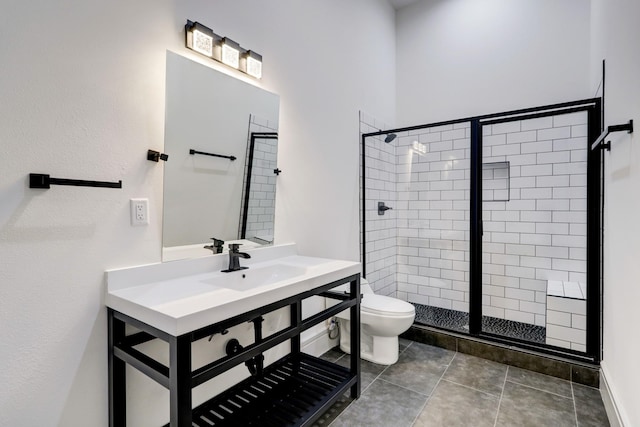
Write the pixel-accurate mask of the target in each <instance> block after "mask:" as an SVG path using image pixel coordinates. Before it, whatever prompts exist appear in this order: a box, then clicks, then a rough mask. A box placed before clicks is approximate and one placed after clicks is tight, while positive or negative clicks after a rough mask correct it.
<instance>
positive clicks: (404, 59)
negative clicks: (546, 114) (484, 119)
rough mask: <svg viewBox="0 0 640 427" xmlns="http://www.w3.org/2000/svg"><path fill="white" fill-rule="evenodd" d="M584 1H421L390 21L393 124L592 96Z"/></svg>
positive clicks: (585, 3)
mask: <svg viewBox="0 0 640 427" xmlns="http://www.w3.org/2000/svg"><path fill="white" fill-rule="evenodd" d="M589 13H590V10H589V2H588V1H584V0H563V1H557V0H520V1H509V0H429V1H426V0H421V1H419V2H417V3H416V4H414V5H411V6H408V7H405V8H403V9H400V10H399V11H398V14H397V18H396V22H397V76H396V77H397V90H398V93H397V105H398V113H397V122H398V125H399V126H405V125H406V126H408V125H415V124H421V123H433V122H436V121H441V120H450V119H456V118H462V117H468V116H473V115H479V114H486V113H493V112H501V111H508V110H511V109H517V108H524V107H532V106H537V105H546V104H552V103H555V102H564V101H572V100H576V99H583V98H588V97H591V96H593V93H592V92H591V90H590V86H589V67H588V65H589Z"/></svg>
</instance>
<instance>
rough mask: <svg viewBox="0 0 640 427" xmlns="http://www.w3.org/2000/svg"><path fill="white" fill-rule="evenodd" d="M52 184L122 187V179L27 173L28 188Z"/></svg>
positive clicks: (47, 186)
mask: <svg viewBox="0 0 640 427" xmlns="http://www.w3.org/2000/svg"><path fill="white" fill-rule="evenodd" d="M52 185H73V186H76V187H103V188H122V181H118V182H105V181H85V180H81V179H64V178H51V176H49V175H47V174H44V173H30V174H29V188H51V186H52Z"/></svg>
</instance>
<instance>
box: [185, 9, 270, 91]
mask: <svg viewBox="0 0 640 427" xmlns="http://www.w3.org/2000/svg"><path fill="white" fill-rule="evenodd" d="M184 29H185V44H186V46H187V47H188V48H189V49H191V50H193V51H195V52H198V53H199V54H201V55H204V56H206V57H208V58H211V59H213V60H216V61H218V62H221V63H223V64H225V65H227V66H229V67H231V68H233V69H236V70H239V71H242V72H243V73H245V74H248V75H250V76H251V77H253V78H256V79H261V78H262V55H260V54H258V53H256V52H255V51H253V50H248V49H244V48H243V47H242V46H240V45H239V44H238V43H237V42H235V41H233V40H231V39H230V38H229V37H223V36H220V35H218V34H216V33H214V32H213V30H212V29H211V28H208V27H206V26H204V25H202V24H201V23H199V22H193V21H189V20H187V23H186V25H185V27H184ZM223 47H224V48H223ZM225 49H231V51H230V52H233V53H234V54H233V55H230V56H228V55H229V53H228V52H229V51H227V52H226V53H225ZM235 52H237V54H235Z"/></svg>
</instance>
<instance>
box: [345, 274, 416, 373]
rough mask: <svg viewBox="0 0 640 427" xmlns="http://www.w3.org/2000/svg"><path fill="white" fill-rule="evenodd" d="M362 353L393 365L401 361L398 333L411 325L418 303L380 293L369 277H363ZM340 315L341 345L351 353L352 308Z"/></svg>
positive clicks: (361, 289)
mask: <svg viewBox="0 0 640 427" xmlns="http://www.w3.org/2000/svg"><path fill="white" fill-rule="evenodd" d="M360 292H361V293H362V301H361V303H360V324H361V329H360V357H362V358H363V359H365V360H368V361H370V362H373V363H378V364H381V365H391V364H393V363H396V362H397V361H398V335H400V334H401V333H403V332H404V331H406V330H407V329H409V327H410V326H411V325H412V324H413V319H414V318H415V316H416V310H415V307H414V306H413V305H411V304H409V303H408V302H406V301H402V300H399V299H397V298H392V297H387V296H383V295H376V294H374V293H373V290H372V289H371V286H369V283H368V282H367V281H366V279H361V281H360ZM336 317H337V318H338V319H340V349H341V350H342V351H344V352H345V353H351V322H350V320H349V310H345V311H343V312H341V313H339V314H338V315H337V316H336Z"/></svg>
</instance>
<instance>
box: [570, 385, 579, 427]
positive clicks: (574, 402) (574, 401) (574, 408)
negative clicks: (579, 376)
mask: <svg viewBox="0 0 640 427" xmlns="http://www.w3.org/2000/svg"><path fill="white" fill-rule="evenodd" d="M571 397H572V399H573V413H574V415H575V416H576V426H579V424H578V404H577V403H576V395H575V393H574V392H573V382H572V383H571Z"/></svg>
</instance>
